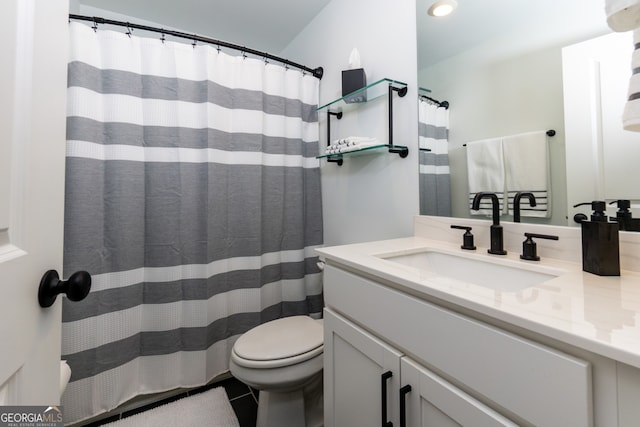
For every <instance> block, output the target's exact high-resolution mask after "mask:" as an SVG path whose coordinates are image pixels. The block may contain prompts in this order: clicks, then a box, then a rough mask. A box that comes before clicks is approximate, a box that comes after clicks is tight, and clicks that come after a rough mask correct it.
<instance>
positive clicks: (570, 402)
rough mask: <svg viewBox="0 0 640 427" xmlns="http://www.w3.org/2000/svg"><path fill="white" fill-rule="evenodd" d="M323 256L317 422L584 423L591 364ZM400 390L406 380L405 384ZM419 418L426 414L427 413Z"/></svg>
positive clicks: (589, 417) (345, 426)
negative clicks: (321, 414) (321, 412)
mask: <svg viewBox="0 0 640 427" xmlns="http://www.w3.org/2000/svg"><path fill="white" fill-rule="evenodd" d="M396 288H397V287H396V286H394V284H393V283H385V284H383V283H380V282H378V281H377V280H376V279H372V278H367V277H364V275H360V274H359V273H356V272H349V271H347V270H346V269H343V268H339V267H338V266H336V265H334V264H332V263H331V262H329V263H328V264H327V266H326V267H325V271H324V292H325V305H326V307H327V308H326V309H325V321H324V322H325V323H324V328H325V353H324V357H325V372H324V376H325V425H326V426H328V427H358V426H363V427H371V426H378V425H382V426H385V425H386V424H384V423H383V420H382V413H383V405H382V403H383V394H382V393H383V391H385V390H383V387H382V374H383V373H385V372H387V371H391V372H392V377H391V378H389V379H388V380H387V384H386V387H385V388H386V394H387V396H386V398H385V400H384V401H385V402H386V408H387V409H386V411H387V420H388V421H390V422H392V423H393V426H401V423H400V414H401V412H402V411H400V401H401V398H400V390H401V388H402V387H404V386H406V385H410V386H411V391H409V392H408V393H406V395H405V396H404V397H403V399H402V400H404V403H405V404H406V411H405V412H404V413H405V414H406V417H407V418H406V425H407V426H423V425H429V426H435V427H441V426H449V425H462V426H473V427H475V426H508V425H524V426H530V425H539V426H548V427H553V426H562V427H565V426H586V427H588V426H592V425H593V408H592V389H591V365H590V363H589V362H587V361H585V360H581V359H579V358H576V357H573V356H570V355H567V354H565V353H563V352H560V351H557V350H555V349H552V348H549V347H547V346H545V345H542V344H539V343H536V342H533V341H531V340H528V339H525V338H522V337H520V336H517V335H514V334H512V333H509V332H507V331H504V330H501V329H499V328H496V327H494V326H492V325H488V324H485V323H483V322H480V321H477V320H475V319H472V318H470V317H466V316H463V315H461V314H459V313H456V312H454V311H451V310H449V309H447V308H443V307H440V306H439V305H437V304H434V303H433V302H429V301H426V300H424V299H421V298H418V297H415V296H412V295H409V294H407V293H405V292H402V291H401V290H400V289H399V288H398V289H396ZM405 390H406V389H405ZM427 419H428V421H429V422H427Z"/></svg>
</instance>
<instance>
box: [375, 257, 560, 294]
mask: <svg viewBox="0 0 640 427" xmlns="http://www.w3.org/2000/svg"><path fill="white" fill-rule="evenodd" d="M378 257H379V258H382V259H384V260H386V261H391V262H394V263H398V264H401V265H405V266H408V267H412V268H416V269H418V270H420V271H421V272H426V273H428V274H431V275H433V277H432V278H433V279H440V280H443V279H447V280H454V281H458V282H462V283H464V284H473V285H478V286H482V287H485V288H490V289H493V290H497V291H504V292H516V291H519V290H523V289H526V288H529V287H531V286H536V285H539V284H541V283H543V282H546V281H547V280H550V279H553V278H554V277H557V276H559V275H560V274H561V272H554V273H550V272H540V271H533V270H529V269H524V268H519V267H518V266H510V265H507V264H508V263H510V262H511V263H513V264H517V262H513V261H511V260H502V262H500V263H498V262H491V261H489V260H484V259H483V260H479V259H474V258H473V255H471V256H458V255H454V254H451V253H445V252H440V251H436V250H426V251H420V252H413V253H408V254H407V253H403V254H386V255H379V256H378ZM483 258H485V257H483Z"/></svg>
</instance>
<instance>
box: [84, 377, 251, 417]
mask: <svg viewBox="0 0 640 427" xmlns="http://www.w3.org/2000/svg"><path fill="white" fill-rule="evenodd" d="M214 387H224V389H225V391H226V392H227V396H228V397H229V401H230V402H231V406H232V407H233V410H234V411H235V413H236V416H237V417H238V421H239V422H240V427H256V416H257V414H258V391H257V390H254V389H252V388H250V387H248V386H246V385H245V384H243V383H241V382H240V381H238V380H237V379H235V378H228V379H226V380H222V381H220V382H216V383H213V384H209V385H207V386H204V387H200V388H197V389H195V390H191V391H189V392H186V393H183V394H179V395H177V396H173V397H170V398H168V399H164V400H161V401H158V402H154V403H152V404H150V405H146V406H143V407H140V408H136V409H133V410H131V411H127V412H124V413H122V415H120V414H118V415H114V416H112V417H109V418H105V419H101V420H100V421H96V422H93V423H90V424H86V425H85V426H84V427H98V426H101V425H103V424H107V423H110V422H113V421H116V420H118V419H120V417H122V418H125V417H128V416H130V415H135V414H139V413H140V412H144V411H146V410H149V409H153V408H155V407H156V406H160V405H163V404H165V403H169V402H172V401H174V400H178V399H181V398H183V397H186V396H189V395H193V394H196V393H201V392H203V391H206V390H209V389H211V388H214ZM158 427H169V426H158Z"/></svg>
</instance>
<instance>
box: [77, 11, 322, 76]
mask: <svg viewBox="0 0 640 427" xmlns="http://www.w3.org/2000/svg"><path fill="white" fill-rule="evenodd" d="M69 19H76V20H79V21H89V22H93V23H94V24H95V27H94V29H95V28H96V27H97V25H98V24H107V25H117V26H120V27H126V28H129V29H131V28H135V29H137V30H144V31H152V32H155V33H160V34H162V35H163V36H164V35H169V36H174V37H181V38H184V39H189V40H193V41H194V42H196V41H199V42H203V43H209V44H214V45H217V46H222V47H226V48H230V49H234V50H238V51H240V52H244V53H250V54H251V55H256V56H259V57H262V58H265V59H271V60H273V61H277V62H281V63H283V64H285V65H290V66H292V67H295V68H299V69H300V70H303V71H306V72H308V73H310V74H311V75H313V76H314V77H317V78H318V79H322V74H323V73H324V70H323V68H322V67H317V68H309V67H307V66H304V65H300V64H297V63H295V62H292V61H289V60H288V59H284V58H280V57H278V56H275V55H271V54H270V53H266V52H260V51H257V50H254V49H250V48H248V47H245V46H240V45H237V44H233V43H229V42H225V41H222V40H216V39H212V38H209V37H203V36H199V35H197V34H187V33H183V32H180V31H174V30H165V29H164V28H157V27H150V26H147V25H140V24H134V23H131V22H123V21H114V20H112V19H105V18H100V17H97V16H84V15H75V14H69ZM163 40H164V38H163Z"/></svg>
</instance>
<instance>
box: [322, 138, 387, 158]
mask: <svg viewBox="0 0 640 427" xmlns="http://www.w3.org/2000/svg"><path fill="white" fill-rule="evenodd" d="M376 145H379V142H378V140H377V139H376V138H370V137H366V136H349V137H347V138H341V139H336V140H335V141H333V144H331V145H328V146H327V148H326V150H325V153H326V154H340V153H346V152H349V151H355V150H362V149H363V148H368V147H374V146H376Z"/></svg>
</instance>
